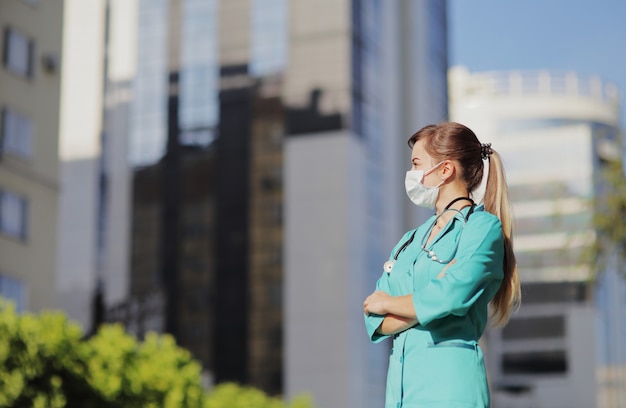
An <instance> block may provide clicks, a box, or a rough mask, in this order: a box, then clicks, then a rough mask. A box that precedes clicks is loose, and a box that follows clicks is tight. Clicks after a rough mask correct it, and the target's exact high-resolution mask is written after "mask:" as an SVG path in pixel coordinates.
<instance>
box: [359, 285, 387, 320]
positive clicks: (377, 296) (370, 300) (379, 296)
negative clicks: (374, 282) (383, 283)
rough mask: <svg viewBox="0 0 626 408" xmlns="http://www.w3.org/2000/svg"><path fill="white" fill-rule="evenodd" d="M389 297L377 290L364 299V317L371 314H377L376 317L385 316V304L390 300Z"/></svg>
mask: <svg viewBox="0 0 626 408" xmlns="http://www.w3.org/2000/svg"><path fill="white" fill-rule="evenodd" d="M391 297H392V296H391V295H390V294H388V293H386V292H383V291H381V290H377V291H375V292H374V293H372V294H371V295H369V296H368V297H367V298H365V301H364V302H363V312H364V313H365V314H366V315H369V314H370V313H373V314H377V315H385V314H387V313H388V312H387V308H386V304H387V301H389V300H390V299H391Z"/></svg>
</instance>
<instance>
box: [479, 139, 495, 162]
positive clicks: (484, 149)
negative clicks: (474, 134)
mask: <svg viewBox="0 0 626 408" xmlns="http://www.w3.org/2000/svg"><path fill="white" fill-rule="evenodd" d="M491 153H493V150H491V143H481V144H480V157H482V159H483V160H487V159H489V156H491Z"/></svg>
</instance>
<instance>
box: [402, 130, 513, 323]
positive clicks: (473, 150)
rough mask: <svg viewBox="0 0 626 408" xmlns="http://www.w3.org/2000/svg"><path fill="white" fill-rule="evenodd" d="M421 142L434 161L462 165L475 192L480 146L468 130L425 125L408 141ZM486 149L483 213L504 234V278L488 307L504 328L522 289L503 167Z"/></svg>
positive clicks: (479, 171) (479, 174) (478, 180)
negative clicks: (453, 162) (496, 221)
mask: <svg viewBox="0 0 626 408" xmlns="http://www.w3.org/2000/svg"><path fill="white" fill-rule="evenodd" d="M420 139H424V140H426V141H427V143H425V148H426V151H428V153H429V154H430V155H431V156H433V157H434V158H437V159H443V158H445V159H449V160H456V161H457V162H458V163H459V164H460V165H461V168H462V175H463V180H464V181H465V185H466V186H467V190H468V191H470V192H471V191H474V190H475V189H476V188H477V187H478V186H479V185H480V183H481V181H482V177H483V171H484V164H483V145H482V144H481V143H480V142H479V140H478V138H477V137H476V134H474V132H473V131H472V130H471V129H469V128H468V127H467V126H464V125H461V124H460V123H455V122H446V123H440V124H438V125H428V126H426V127H424V128H422V129H421V130H419V131H417V132H416V133H415V134H414V135H413V136H411V137H410V138H409V140H408V144H409V146H410V147H413V145H414V144H415V142H417V141H418V140H420ZM488 149H489V152H490V154H489V155H488V156H487V160H489V174H488V175H487V183H486V187H485V198H484V201H485V210H486V211H488V212H490V213H491V214H493V215H495V216H496V217H498V219H499V220H500V223H501V224H502V233H503V235H504V264H503V273H504V277H503V280H502V283H501V285H500V288H499V289H498V292H496V294H495V296H494V298H493V299H491V302H490V305H491V313H492V316H493V317H494V319H495V324H496V325H504V324H506V323H507V322H508V320H509V316H510V315H511V312H512V310H513V308H514V307H516V306H518V305H519V304H520V301H521V288H520V281H519V275H518V273H517V262H516V260H515V253H514V252H513V216H512V213H511V205H510V203H509V193H508V188H507V185H506V177H505V173H504V166H503V165H502V159H501V158H500V155H499V154H498V153H497V152H496V151H495V150H493V149H491V148H490V147H489V148H488Z"/></svg>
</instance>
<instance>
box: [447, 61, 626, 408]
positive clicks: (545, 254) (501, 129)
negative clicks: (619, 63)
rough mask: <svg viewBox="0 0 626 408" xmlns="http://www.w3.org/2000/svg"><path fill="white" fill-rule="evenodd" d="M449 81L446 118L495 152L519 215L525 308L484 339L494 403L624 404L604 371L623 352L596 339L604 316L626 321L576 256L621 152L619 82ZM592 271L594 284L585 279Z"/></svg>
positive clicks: (455, 74) (520, 76) (566, 76)
mask: <svg viewBox="0 0 626 408" xmlns="http://www.w3.org/2000/svg"><path fill="white" fill-rule="evenodd" d="M449 84H450V118H451V120H453V121H456V122H460V123H463V124H465V125H467V126H469V127H470V128H472V129H473V130H474V131H475V132H476V134H477V135H478V138H479V139H480V140H481V142H490V143H492V147H493V148H494V149H495V150H496V151H498V153H500V154H501V156H502V158H503V161H504V166H505V169H506V172H507V180H508V185H509V194H510V198H511V201H512V203H513V212H514V217H515V229H514V234H515V235H514V249H515V253H516V257H517V261H518V266H519V273H520V277H521V280H522V307H521V308H520V310H519V311H518V312H517V313H516V314H515V315H514V316H513V318H512V319H511V321H510V323H509V324H508V325H507V326H506V327H505V328H504V329H493V330H490V331H489V333H488V335H487V336H486V343H487V353H486V355H487V357H486V360H487V364H488V370H489V376H490V380H491V387H492V391H493V395H494V404H496V406H498V407H531V406H532V407H593V406H602V407H618V406H623V405H615V403H616V401H617V399H619V394H620V393H622V392H623V391H620V390H623V388H624V384H621V385H620V384H617V383H615V384H613V385H611V384H609V381H605V379H604V378H605V374H604V373H605V371H606V369H607V367H609V366H614V365H616V364H617V365H620V364H623V361H621V360H623V353H621V357H620V355H618V354H615V353H614V354H613V355H610V356H609V355H607V354H606V352H605V351H606V350H607V349H610V348H611V347H613V346H614V345H613V341H614V340H610V339H609V338H608V337H607V336H603V335H601V334H602V333H603V332H605V331H606V329H607V327H608V326H607V324H608V323H610V325H616V324H617V325H619V326H620V327H624V321H625V320H624V316H625V315H624V309H623V307H624V304H623V299H622V306H621V307H622V310H621V314H620V312H618V314H620V316H619V319H616V320H615V321H611V322H609V321H608V320H607V314H606V312H605V310H606V308H604V307H602V304H603V303H606V302H607V299H606V296H605V295H600V296H595V295H594V290H597V291H598V292H597V293H598V294H600V293H601V292H602V288H603V287H604V286H606V283H603V282H605V281H606V279H605V278H604V276H605V275H606V273H603V272H601V271H596V270H595V269H594V268H593V267H592V266H591V265H590V264H589V263H588V262H585V260H584V258H583V256H582V254H584V253H585V250H586V249H587V248H588V247H589V245H590V244H591V243H592V242H593V240H594V239H595V234H594V231H593V226H592V217H593V211H592V208H591V200H592V198H593V197H594V195H595V194H596V192H597V187H596V186H597V181H598V179H599V173H600V171H601V169H602V166H603V163H606V161H607V160H612V159H615V158H616V157H620V156H621V152H622V146H621V144H620V141H619V140H620V139H619V132H620V129H619V126H620V114H619V112H620V102H621V101H620V95H619V92H618V90H617V89H616V88H615V86H614V85H612V84H611V83H608V82H603V81H601V80H600V79H599V78H595V77H583V76H581V75H577V74H575V73H557V72H548V71H537V72H517V71H511V72H487V73H470V72H468V71H467V70H466V69H465V68H463V67H455V68H453V69H451V70H450V74H449ZM596 272H598V273H599V275H598V276H599V277H600V279H599V281H598V282H599V283H598V285H593V284H590V283H589V282H590V280H591V278H592V277H593V276H595V273H596ZM622 285H623V284H622ZM622 298H623V295H622ZM610 302H611V301H609V303H610ZM618 331H620V330H618ZM620 347H621V348H623V347H624V344H621V346H619V347H618V348H620ZM618 382H619V381H618ZM607 384H608V385H607Z"/></svg>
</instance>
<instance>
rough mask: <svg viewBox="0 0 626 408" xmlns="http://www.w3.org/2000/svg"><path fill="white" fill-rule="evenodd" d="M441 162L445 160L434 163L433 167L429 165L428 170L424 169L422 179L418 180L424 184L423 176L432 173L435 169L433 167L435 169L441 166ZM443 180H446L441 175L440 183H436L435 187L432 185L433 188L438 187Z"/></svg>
mask: <svg viewBox="0 0 626 408" xmlns="http://www.w3.org/2000/svg"><path fill="white" fill-rule="evenodd" d="M443 162H445V160H442V161H440V162H439V163H437V164H435V165H434V166H433V167H431V168H430V170H428V171H425V172H424V175H423V176H422V180H421V181H420V183H422V184H424V178H426V176H428V175H429V174H430V173H432V172H433V171H435V169H436V168H437V167H439V166H441V164H442V163H443ZM445 181H446V180H445V179H444V178H443V177H442V178H441V183H439V184H437V185H436V186H435V187H433V188H439V187H441V186H442V185H443V183H444V182H445Z"/></svg>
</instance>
